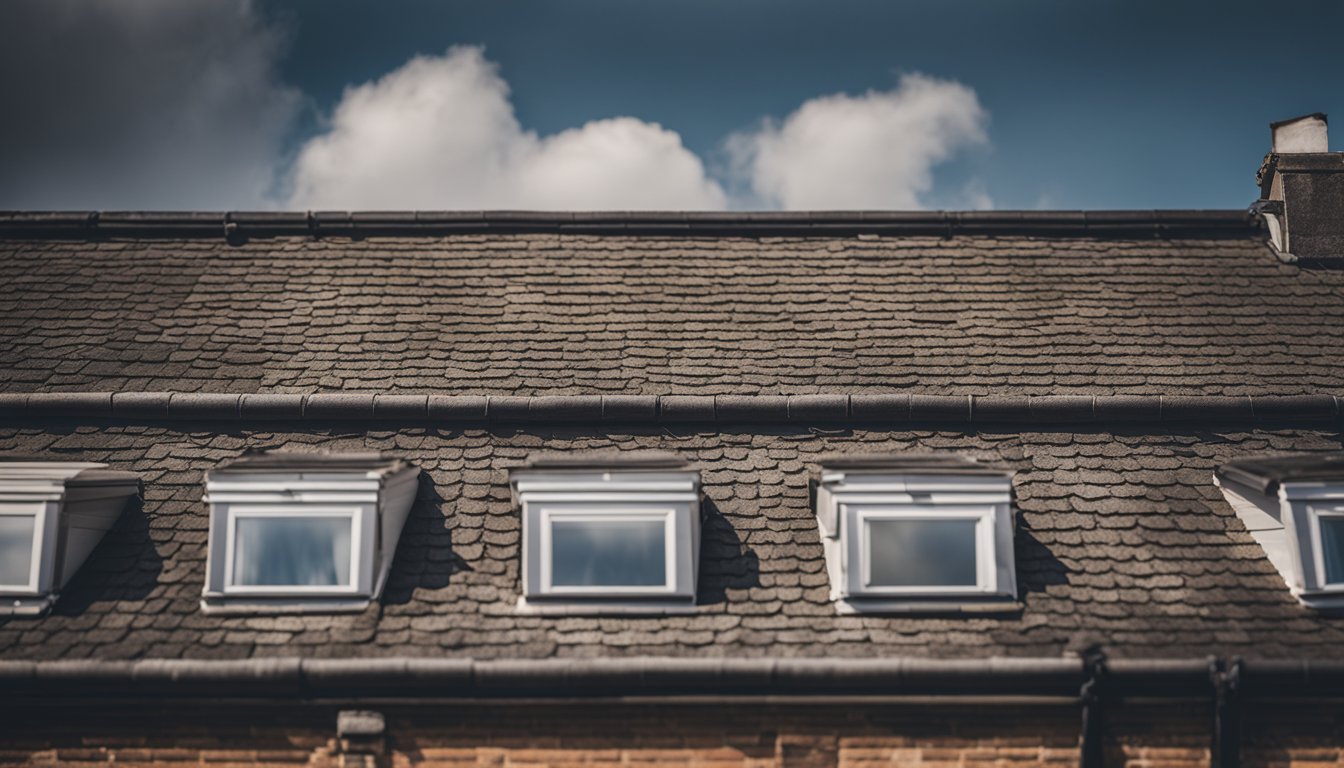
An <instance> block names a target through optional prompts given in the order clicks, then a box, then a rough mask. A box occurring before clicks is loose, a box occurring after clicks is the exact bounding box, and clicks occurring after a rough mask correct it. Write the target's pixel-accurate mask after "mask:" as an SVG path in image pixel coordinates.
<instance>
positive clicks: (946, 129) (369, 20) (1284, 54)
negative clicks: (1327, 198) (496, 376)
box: [0, 0, 1344, 210]
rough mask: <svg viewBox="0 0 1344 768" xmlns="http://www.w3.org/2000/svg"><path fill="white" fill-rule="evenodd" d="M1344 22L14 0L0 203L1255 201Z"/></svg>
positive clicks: (974, 2) (1264, 7)
mask: <svg viewBox="0 0 1344 768" xmlns="http://www.w3.org/2000/svg"><path fill="white" fill-rule="evenodd" d="M1341 29H1344V4H1341V3H1335V2H1284V3H1273V4H1272V3H1257V4H1252V3H1249V2H1238V1H1236V0H1224V1H1223V2H1219V3H1211V2H1176V1H1175V0H1164V1H1162V2H1154V1H1150V0H1125V1H1124V2H1119V1H1110V0H1095V1H1092V2H1077V0H1030V1H1029V0H1022V1H1020V2H1014V1H1012V0H938V1H937V2H934V1H932V0H926V1H925V2H902V1H900V0H889V1H886V2H877V1H876V0H806V1H804V0H638V1H637V2H632V1H631V0H554V1H553V2H540V1H539V0H532V1H531V2H523V1H521V0H489V1H488V2H487V1H485V0H481V1H480V2H470V3H468V2H451V1H435V2H429V1H427V0H426V1H424V2H418V1H417V2H410V1H399V0H383V1H382V2H376V3H375V2H353V1H352V0H311V1H308V2H297V1H296V0H289V1H288V2H281V1H280V0H256V1H255V2H240V1H239V0H193V1H192V2H181V0H116V1H113V0H7V2H4V3H0V66H2V67H3V72H4V77H3V80H0V96H2V97H3V104H4V106H3V107H0V208H4V209H28V210H46V209H53V210H87V209H101V210H126V209H145V210H151V209H152V210H184V209H189V210H276V209H290V210H329V209H336V210H376V209H383V210H406V209H466V210H480V209H538V210H567V209H572V210H636V209H666V210H723V209H728V210H735V209H751V210H757V209H761V210H828V209H829V210H834V209H846V210H854V209H879V210H913V209H956V210H961V209H990V208H992V209H1067V210H1074V209H1124V208H1145V209H1151V208H1244V207H1245V206H1247V205H1248V204H1250V203H1251V202H1252V201H1253V200H1254V198H1255V196H1256V188H1255V185H1254V175H1255V171H1256V168H1257V167H1258V165H1259V162H1260V159H1261V157H1262V156H1263V155H1264V153H1265V152H1266V151H1267V150H1268V148H1269V128H1268V124H1269V122H1270V121H1273V120H1278V119H1283V118H1287V117H1293V116H1296V115H1300V114H1305V113H1309V112H1318V111H1319V112H1326V113H1333V114H1336V115H1339V116H1341V117H1340V119H1341V120H1344V45H1341V44H1340V43H1341V42H1342V41H1341V33H1340V30H1341ZM1340 130H1344V128H1341V129H1340ZM1338 146H1339V140H1338V139H1336V140H1335V141H1333V142H1332V148H1337V147H1338Z"/></svg>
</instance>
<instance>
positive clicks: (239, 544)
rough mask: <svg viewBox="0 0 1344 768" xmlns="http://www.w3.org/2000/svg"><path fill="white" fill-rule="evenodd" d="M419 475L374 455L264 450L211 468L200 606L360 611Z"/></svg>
mask: <svg viewBox="0 0 1344 768" xmlns="http://www.w3.org/2000/svg"><path fill="white" fill-rule="evenodd" d="M418 476H419V470H418V469H416V468H415V467H412V466H410V465H408V464H406V463H405V462H403V461H401V460H399V459H396V458H392V457H388V456H384V455H382V454H377V453H355V454H299V453H281V452H275V453H264V454H255V455H250V456H244V457H243V458H241V459H238V460H236V461H234V462H232V463H229V464H226V465H224V466H221V467H219V468H217V469H215V470H212V471H211V472H210V473H209V474H208V475H207V476H206V501H207V502H208V503H209V504H210V556H209V564H208V566H207V571H208V576H207V581H206V587H205V595H204V599H203V600H202V606H203V607H204V608H205V610H207V611H210V612H234V613H289V612H312V611H321V612H336V611H359V610H363V609H364V608H365V607H367V606H368V604H369V603H370V602H371V601H373V600H376V599H377V598H378V597H379V596H380V595H381V594H382V590H383V587H384V585H385V584H386V581H387V576H388V573H389V572H390V570H391V567H392V558H393V555H394V553H395V552H396V547H397V540H398V539H399V538H400V536H401V529H402V527H403V525H404V524H405V522H406V517H407V515H408V514H409V512H410V507H411V503H412V501H413V500H414V498H415V492H416V488H417V482H416V480H417V477H418Z"/></svg>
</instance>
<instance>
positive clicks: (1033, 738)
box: [0, 703, 1078, 768]
mask: <svg viewBox="0 0 1344 768" xmlns="http://www.w3.org/2000/svg"><path fill="white" fill-rule="evenodd" d="M382 711H383V712H384V713H385V714H386V716H387V726H388V742H387V743H388V748H387V751H386V752H385V753H384V754H383V755H381V756H379V757H378V758H377V759H376V762H377V764H378V765H381V766H388V767H389V768H395V767H398V766H403V767H409V766H424V767H425V768H434V767H437V766H442V767H443V768H448V767H449V766H529V767H531V768H540V766H565V765H642V766H654V765H685V766H702V767H703V768H764V767H765V766H772V767H773V766H779V767H780V768H809V767H810V766H836V765H839V766H854V767H855V768H858V767H859V766H874V765H888V766H891V765H918V766H926V767H928V768H932V767H933V766H954V765H971V766H977V765H978V766H991V765H1000V766H1026V765H1051V766H1061V767H1062V766H1070V765H1075V764H1076V763H1077V730H1076V729H1077V722H1078V717H1077V712H1076V710H1075V709H1074V708H1072V707H1058V706H1032V707H1025V708H1024V707H1008V708H987V709H979V708H969V707H964V706H961V707H954V706H937V707H912V706H909V705H905V706H894V705H867V704H846V705H835V704H827V705H815V704H814V705H792V706H784V705H770V706H765V705H759V704H741V705H735V706H731V707H726V706H723V705H663V706H654V705H625V706H616V705H596V704H594V705H570V706H556V705H550V706H547V705H509V704H498V703H497V704H490V705H477V706H453V707H446V706H436V707H409V706H405V705H400V706H397V707H385V708H383V709H382ZM15 718H18V719H17V722H16V720H15ZM5 721H6V722H7V723H8V724H9V725H8V726H7V728H6V729H3V730H0V736H2V737H3V741H4V744H5V746H4V750H3V752H0V760H3V761H4V762H8V763H12V764H17V765H32V766H38V765H53V764H60V765H85V766H91V765H92V764H110V765H130V766H160V767H161V768H162V766H166V765H171V764H179V765H183V764H189V763H190V764H201V763H208V764H211V765H221V764H228V763H234V764H248V765H290V766H292V765H302V764H307V765H312V766H339V765H346V766H349V765H351V764H352V763H358V762H360V758H359V757H358V756H351V755H343V754H342V753H341V750H340V745H339V743H338V741H337V740H336V739H335V723H336V709H335V708H331V707H293V708H276V707H247V708H244V709H242V710H238V709H221V708H218V707H205V706H184V707H175V708H173V709H171V710H170V709H163V708H155V709H150V710H134V709H123V708H112V709H109V708H73V709H72V708H69V707H66V708H62V709H60V710H59V711H42V712H32V711H26V712H25V713H23V714H21V713H17V712H9V713H6V718H5ZM72 722H78V723H79V726H78V727H75V728H72V727H71V723H72Z"/></svg>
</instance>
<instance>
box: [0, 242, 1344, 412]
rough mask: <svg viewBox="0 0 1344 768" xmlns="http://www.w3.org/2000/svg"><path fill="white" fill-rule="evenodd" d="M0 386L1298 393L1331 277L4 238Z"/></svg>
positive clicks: (838, 253)
mask: <svg viewBox="0 0 1344 768" xmlns="http://www.w3.org/2000/svg"><path fill="white" fill-rule="evenodd" d="M0 275H4V277H5V281H6V283H7V285H8V286H9V288H8V290H7V291H5V292H4V295H3V296H0V391H5V392H50V391H95V390H96V391H107V390H148V391H168V390H172V391H181V392H229V393H250V392H266V393H275V392H298V393H310V392H334V391H362V392H379V393H389V394H390V393H422V394H494V395H545V394H551V395H553V394H600V393H611V394H677V395H691V394H695V395H713V394H720V395H728V394H741V395H759V394H768V395H790V394H795V395H796V394H816V393H826V394H854V393H874V392H890V391H893V390H901V389H913V390H918V391H920V392H925V393H937V394H979V395H991V394H992V395H1010V394H1027V395H1047V394H1067V393H1075V392H1076V393H1086V394H1094V395H1106V394H1210V395H1261V394H1263V395H1269V394H1272V395H1293V394H1321V393H1330V392H1338V391H1341V390H1344V386H1341V385H1344V354H1341V353H1344V302H1341V301H1340V300H1339V297H1340V291H1341V290H1342V289H1344V272H1340V271H1338V270H1321V269H1306V268H1302V267H1299V266H1296V265H1291V264H1285V263H1282V262H1280V261H1279V260H1278V258H1277V257H1276V256H1275V255H1274V254H1273V253H1272V252H1271V250H1270V249H1269V247H1268V246H1267V245H1266V244H1265V243H1263V242H1261V241H1260V240H1258V239H1254V238H1246V239H1216V240H1195V239H1182V240H1158V239H1151V240H1108V239H1086V238H1072V239H1070V238H1051V239H1041V238H1030V237H976V238H971V237H952V238H949V239H940V238H932V237H900V238H895V237H887V238H881V237H873V236H861V237H720V238H711V237H689V236H663V237H658V236H643V237H630V236H615V235H613V236H597V235H574V234H530V235H527V234H513V235H509V234H492V235H447V236H417V237H369V238H366V239H348V238H344V237H340V238H327V239H312V238H302V237H275V238H259V239H255V240H250V241H247V242H245V243H243V244H240V245H231V244H228V243H226V242H225V241H224V239H223V238H222V237H221V238H217V239H182V240H171V239H162V238H154V239H115V238H110V239H100V240H96V241H87V242H85V241H64V240H31V239H15V240H8V241H0Z"/></svg>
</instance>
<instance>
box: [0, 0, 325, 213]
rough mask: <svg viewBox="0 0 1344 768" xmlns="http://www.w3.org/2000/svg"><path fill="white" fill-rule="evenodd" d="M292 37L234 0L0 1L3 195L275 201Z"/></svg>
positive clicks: (173, 202) (138, 202)
mask: <svg viewBox="0 0 1344 768" xmlns="http://www.w3.org/2000/svg"><path fill="white" fill-rule="evenodd" d="M284 42H285V39H284V34H283V30H281V29H279V28H277V27H276V26H274V25H272V24H269V23H267V22H265V21H264V20H262V19H260V18H259V17H258V15H257V14H256V13H255V12H254V11H253V9H252V6H251V5H250V4H248V3H246V2H240V0H208V1H205V0H202V1H196V0H193V2H182V1H181V0H134V1H129V0H42V1H41V2H22V1H20V2H7V3H0V68H3V71H4V72H5V74H6V82H5V101H6V104H7V105H8V106H7V109H8V112H7V113H6V116H5V119H4V120H0V168H3V169H4V170H3V171H0V208H6V207H13V208H19V207H22V208H32V209H36V208H56V209H60V208H64V209H71V208H102V209H128V208H130V209H134V208H159V209H176V208H203V209H209V208H217V209H219V208H247V207H258V206H264V205H268V204H269V198H268V194H269V193H270V191H271V188H272V185H273V183H274V179H275V167H276V165H277V163H278V158H279V157H280V156H281V152H282V147H283V141H284V136H285V133H286V131H288V130H290V129H291V128H292V126H293V124H294V119H295V118H296V116H297V115H298V112H299V109H300V107H301V96H300V94H299V92H298V91H296V90H294V89H291V88H288V87H285V86H284V85H282V84H281V83H280V82H279V79H278V76H277V74H276V71H275V65H276V62H277V61H278V59H279V56H280V54H281V53H282V52H283V48H284Z"/></svg>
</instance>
